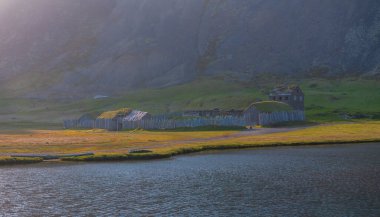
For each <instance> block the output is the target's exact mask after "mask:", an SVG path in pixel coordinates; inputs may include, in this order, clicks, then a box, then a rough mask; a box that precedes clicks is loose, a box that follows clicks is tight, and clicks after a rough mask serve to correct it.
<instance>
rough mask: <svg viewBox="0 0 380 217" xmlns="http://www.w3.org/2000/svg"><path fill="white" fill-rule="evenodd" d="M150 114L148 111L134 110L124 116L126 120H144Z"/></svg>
mask: <svg viewBox="0 0 380 217" xmlns="http://www.w3.org/2000/svg"><path fill="white" fill-rule="evenodd" d="M147 115H149V113H148V112H143V111H138V110H132V111H131V112H130V113H129V114H128V115H127V116H125V117H124V119H123V120H124V121H139V120H142V119H143V118H144V117H145V116H147Z"/></svg>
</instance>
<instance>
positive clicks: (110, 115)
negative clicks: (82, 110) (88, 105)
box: [98, 108, 132, 119]
mask: <svg viewBox="0 0 380 217" xmlns="http://www.w3.org/2000/svg"><path fill="white" fill-rule="evenodd" d="M131 112H132V109H129V108H122V109H118V110H114V111H106V112H103V113H102V114H101V115H99V116H98V118H100V119H114V118H118V117H125V116H127V115H128V114H129V113H131Z"/></svg>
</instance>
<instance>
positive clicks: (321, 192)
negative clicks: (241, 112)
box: [0, 144, 380, 216]
mask: <svg viewBox="0 0 380 217" xmlns="http://www.w3.org/2000/svg"><path fill="white" fill-rule="evenodd" d="M0 190H1V191H0V210H1V211H0V213H1V214H0V216H380V144H359V145H335V146H334V145H333V146H313V147H283V148H268V149H255V150H241V151H226V152H215V153H205V154H198V155H188V156H181V157H177V158H174V159H170V160H160V161H147V162H123V163H92V164H89V163H85V164H71V163H67V164H66V163H64V164H62V163H42V164H38V165H29V166H16V167H0Z"/></svg>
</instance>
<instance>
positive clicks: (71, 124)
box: [63, 119, 123, 131]
mask: <svg viewBox="0 0 380 217" xmlns="http://www.w3.org/2000/svg"><path fill="white" fill-rule="evenodd" d="M63 127H64V128H65V129H106V130H111V131H119V130H122V127H123V125H122V123H121V122H120V121H118V120H114V119H96V120H65V121H63Z"/></svg>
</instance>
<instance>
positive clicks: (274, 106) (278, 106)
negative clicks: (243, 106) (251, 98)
mask: <svg viewBox="0 0 380 217" xmlns="http://www.w3.org/2000/svg"><path fill="white" fill-rule="evenodd" d="M252 106H254V107H255V108H256V109H257V110H258V111H261V112H279V111H292V110H293V109H292V107H291V106H290V105H288V104H286V103H283V102H277V101H263V102H255V103H252V104H251V105H250V106H249V107H248V108H251V107H252Z"/></svg>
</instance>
